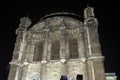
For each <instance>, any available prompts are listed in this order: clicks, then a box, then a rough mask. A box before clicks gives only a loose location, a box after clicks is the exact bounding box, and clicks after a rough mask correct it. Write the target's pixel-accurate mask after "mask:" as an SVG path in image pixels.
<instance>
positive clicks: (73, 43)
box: [69, 38, 79, 59]
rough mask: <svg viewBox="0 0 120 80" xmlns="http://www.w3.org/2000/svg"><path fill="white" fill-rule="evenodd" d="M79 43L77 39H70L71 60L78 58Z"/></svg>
mask: <svg viewBox="0 0 120 80" xmlns="http://www.w3.org/2000/svg"><path fill="white" fill-rule="evenodd" d="M78 57H79V54H78V41H77V39H76V38H72V39H69V58H70V59H75V58H78Z"/></svg>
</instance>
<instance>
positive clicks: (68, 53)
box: [8, 7, 106, 80]
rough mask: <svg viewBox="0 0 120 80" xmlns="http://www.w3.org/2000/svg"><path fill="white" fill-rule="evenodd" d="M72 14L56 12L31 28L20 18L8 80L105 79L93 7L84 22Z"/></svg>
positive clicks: (26, 20) (87, 10)
mask: <svg viewBox="0 0 120 80" xmlns="http://www.w3.org/2000/svg"><path fill="white" fill-rule="evenodd" d="M68 15H69V16H68ZM70 15H72V16H76V15H75V14H72V13H53V14H50V15H47V16H45V17H44V18H42V19H41V20H40V21H39V22H38V23H37V24H35V25H34V26H31V27H30V25H31V20H30V19H29V18H28V17H23V18H21V20H20V25H19V28H18V29H17V30H16V34H17V39H16V43H15V49H14V52H13V59H12V61H11V62H10V65H11V68H10V73H9V77H8V80H60V79H61V76H66V77H67V78H68V80H77V79H76V77H77V76H78V75H80V76H82V77H83V80H106V79H105V72H104V67H103V60H104V57H103V56H102V54H101V48H100V43H99V36H98V31H97V28H98V21H97V19H96V18H95V16H94V12H93V8H92V7H88V8H85V10H84V21H81V20H78V19H76V18H74V17H72V16H70Z"/></svg>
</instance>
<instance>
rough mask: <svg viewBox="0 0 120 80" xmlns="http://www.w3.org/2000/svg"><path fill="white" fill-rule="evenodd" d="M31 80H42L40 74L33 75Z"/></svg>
mask: <svg viewBox="0 0 120 80" xmlns="http://www.w3.org/2000/svg"><path fill="white" fill-rule="evenodd" d="M29 80H40V74H39V73H33V74H32V75H31V77H30V78H29Z"/></svg>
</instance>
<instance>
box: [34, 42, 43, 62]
mask: <svg viewBox="0 0 120 80" xmlns="http://www.w3.org/2000/svg"><path fill="white" fill-rule="evenodd" d="M42 54H43V42H40V43H38V44H36V45H35V51H34V57H33V61H41V60H42Z"/></svg>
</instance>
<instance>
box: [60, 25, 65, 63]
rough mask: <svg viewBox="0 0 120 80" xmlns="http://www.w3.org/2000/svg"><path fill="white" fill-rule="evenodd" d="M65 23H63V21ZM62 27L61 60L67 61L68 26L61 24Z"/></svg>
mask: <svg viewBox="0 0 120 80" xmlns="http://www.w3.org/2000/svg"><path fill="white" fill-rule="evenodd" d="M62 24H63V23H62ZM59 29H60V31H61V32H60V33H61V35H60V60H61V62H65V61H66V57H67V53H66V50H67V46H66V36H65V35H66V30H65V29H66V27H65V26H64V24H63V25H61V27H59Z"/></svg>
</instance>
